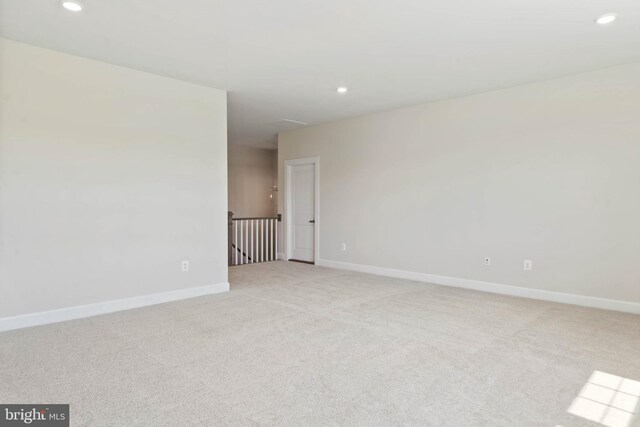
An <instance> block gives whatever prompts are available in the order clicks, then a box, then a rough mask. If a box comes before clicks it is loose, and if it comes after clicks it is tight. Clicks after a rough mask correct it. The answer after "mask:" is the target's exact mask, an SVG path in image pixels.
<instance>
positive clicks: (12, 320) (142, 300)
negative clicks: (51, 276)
mask: <svg viewBox="0 0 640 427" xmlns="http://www.w3.org/2000/svg"><path fill="white" fill-rule="evenodd" d="M228 290H229V283H228V282H223V283H216V284H214V285H207V286H199V287H197V288H188V289H178V290H175V291H168V292H160V293H157V294H150V295H141V296H137V297H131V298H123V299H118V300H111V301H104V302H97V303H93V304H86V305H77V306H75V307H67V308H61V309H58V310H50V311H41V312H39V313H29V314H23V315H20V316H13V317H4V318H0V332H3V331H11V330H14V329H22V328H28V327H31V326H39V325H46V324H49V323H57V322H64V321H67V320H73V319H81V318H83V317H91V316H97V315H100V314H107V313H113V312H116V311H123V310H130V309H132V308H139V307H146V306H148V305H155V304H162V303H166V302H171V301H178V300H181V299H187V298H193V297H199V296H203V295H210V294H217V293H219V292H226V291H228Z"/></svg>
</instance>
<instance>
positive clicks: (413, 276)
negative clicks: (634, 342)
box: [316, 259, 640, 314]
mask: <svg viewBox="0 0 640 427" xmlns="http://www.w3.org/2000/svg"><path fill="white" fill-rule="evenodd" d="M316 265H320V266H322V267H330V268H337V269H340V270H351V271H359V272H362V273H371V274H377V275H380V276H388V277H395V278H398V279H407V280H415V281H418V282H427V283H433V284H436V285H443V286H452V287H456V288H465V289H473V290H476V291H482V292H491V293H494V294H502V295H511V296H515V297H522V298H532V299H537V300H543V301H552V302H559V303H563V304H573V305H580V306H584V307H595V308H602V309H604V310H614V311H622V312H625V313H634V314H640V303H637V302H631V301H620V300H614V299H607V298H598V297H590V296H586V295H575V294H567V293H563V292H554V291H547V290H542V289H532V288H524V287H521V286H513V285H503V284H499V283H491V282H482V281H479V280H471V279H461V278H458V277H450V276H439V275H436V274H428V273H418V272H414V271H406V270H396V269H392V268H384V267H375V266H372V265H364V264H352V263H348V262H340V261H331V260H326V259H321V260H319V261H318V262H316Z"/></svg>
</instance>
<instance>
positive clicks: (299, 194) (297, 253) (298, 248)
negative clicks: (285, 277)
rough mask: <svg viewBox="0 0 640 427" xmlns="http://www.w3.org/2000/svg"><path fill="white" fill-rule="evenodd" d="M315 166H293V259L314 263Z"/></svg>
mask: <svg viewBox="0 0 640 427" xmlns="http://www.w3.org/2000/svg"><path fill="white" fill-rule="evenodd" d="M315 176H316V171H315V165H314V164H307V165H292V166H291V219H292V227H291V233H292V236H291V240H290V241H291V245H292V248H291V258H292V259H295V260H298V261H309V262H313V261H314V254H313V250H314V249H313V248H314V235H315V211H316V203H315Z"/></svg>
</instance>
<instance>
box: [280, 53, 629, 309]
mask: <svg viewBox="0 0 640 427" xmlns="http://www.w3.org/2000/svg"><path fill="white" fill-rule="evenodd" d="M348 96H353V97H357V96H358V93H357V91H356V90H354V91H352V92H351V93H349V94H348ZM336 102H340V100H339V99H336ZM639 118H640V63H634V64H629V65H625V66H620V67H614V68H609V69H605V70H600V71H597V72H591V73H585V74H580V75H574V76H570V77H566V78H561V79H555V80H549V81H545V82H540V83H535V84H530V85H525V86H518V87H514V88H510V89H506V90H500V91H495V92H489V93H484V94H478V95H474V96H468V97H464V98H458V99H452V100H448V101H442V102H435V103H430V104H424V105H419V106H415V107H411V108H404V109H399V110H394V111H389V112H385V113H380V114H372V115H367V116H363V117H358V118H354V119H350V120H344V121H340V122H334V123H328V124H323V125H318V126H312V127H307V128H303V129H299V130H292V131H287V132H283V133H281V134H280V135H279V144H278V158H279V184H280V187H281V188H284V187H283V162H284V160H286V159H295V158H302V157H311V156H319V157H320V160H321V170H320V199H321V206H320V219H319V223H320V258H321V259H324V260H329V261H338V262H343V263H351V264H359V265H368V266H375V267H382V268H388V269H395V270H401V271H409V272H418V273H427V274H432V275H441V276H448V277H455V278H462V279H472V280H477V281H484V282H490V283H498V284H507V285H514V286H520V287H527V288H532V289H540V290H547V291H553V292H562V293H569V294H578V295H585V296H593V297H600V298H607V299H614V300H622V301H631V302H640V262H639V261H638V260H640V221H638V218H640V166H639V159H640V120H639ZM281 196H282V195H281ZM279 204H280V206H282V197H280V200H279ZM343 242H344V243H346V245H347V250H346V251H344V252H343V251H341V250H340V245H341V243H343ZM485 256H489V257H491V260H492V265H491V266H485V265H484V257H485ZM525 259H528V260H532V261H533V270H532V271H524V269H523V260H525Z"/></svg>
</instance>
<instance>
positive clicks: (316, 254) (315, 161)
mask: <svg viewBox="0 0 640 427" xmlns="http://www.w3.org/2000/svg"><path fill="white" fill-rule="evenodd" d="M311 164H312V165H314V171H315V177H314V181H315V182H314V185H315V189H314V191H315V197H314V202H315V221H316V222H315V227H314V236H313V240H314V242H313V243H314V248H313V262H314V263H316V264H318V261H319V260H320V157H306V158H303V159H290V160H285V161H284V218H283V223H284V227H283V234H284V238H283V239H282V240H283V242H282V243H283V244H284V251H283V252H282V253H283V255H284V256H285V257H284V258H283V259H285V260H289V259H291V247H292V245H291V242H290V239H291V235H292V233H291V230H290V229H291V226H292V224H291V223H290V222H289V218H290V217H291V215H290V214H291V170H292V166H296V165H311Z"/></svg>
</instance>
